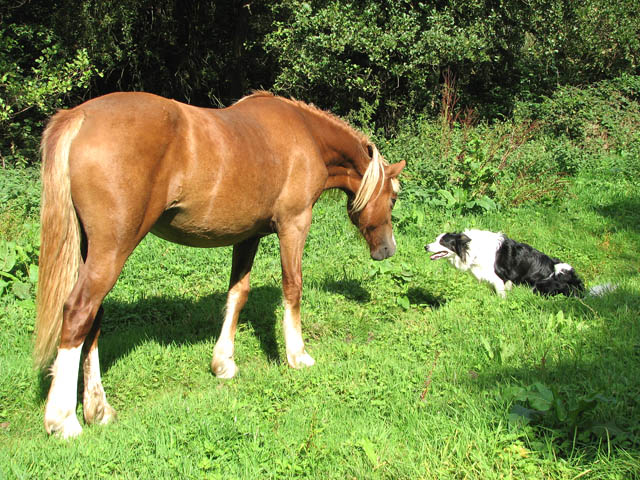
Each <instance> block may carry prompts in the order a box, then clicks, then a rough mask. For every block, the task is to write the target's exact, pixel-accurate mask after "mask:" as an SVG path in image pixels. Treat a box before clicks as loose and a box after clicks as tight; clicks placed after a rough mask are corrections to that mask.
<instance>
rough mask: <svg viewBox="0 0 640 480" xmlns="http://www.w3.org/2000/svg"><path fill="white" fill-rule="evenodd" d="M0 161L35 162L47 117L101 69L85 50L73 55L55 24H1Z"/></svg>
mask: <svg viewBox="0 0 640 480" xmlns="http://www.w3.org/2000/svg"><path fill="white" fill-rule="evenodd" d="M0 45H2V47H3V48H2V49H0V72H1V73H0V160H1V161H2V166H3V167H5V166H7V164H8V165H14V166H24V165H28V164H33V163H34V162H35V161H36V159H37V158H38V155H37V150H38V142H39V138H40V131H41V129H42V125H43V123H44V119H45V118H46V117H48V116H49V115H51V114H52V113H54V112H55V111H56V109H58V108H61V107H62V106H63V105H65V99H66V98H67V95H68V94H69V92H71V91H72V90H74V89H83V88H86V87H87V86H88V85H89V81H90V79H91V78H92V77H93V76H94V75H95V74H97V71H96V70H95V69H94V67H93V66H92V64H91V62H90V60H89V56H88V54H87V51H86V49H78V50H77V51H76V52H75V54H74V55H69V54H68V53H67V52H66V51H65V50H64V49H63V48H62V47H61V45H60V43H59V39H58V38H57V37H56V36H55V34H54V33H53V31H52V30H51V29H48V28H45V27H41V26H30V25H18V24H9V25H7V26H2V27H0Z"/></svg>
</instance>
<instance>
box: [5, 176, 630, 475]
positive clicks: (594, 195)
mask: <svg viewBox="0 0 640 480" xmlns="http://www.w3.org/2000/svg"><path fill="white" fill-rule="evenodd" d="M639 191H640V190H638V185H637V184H634V183H632V182H630V181H627V180H624V179H621V178H612V179H606V178H604V179H603V178H594V177H590V176H582V177H578V178H577V179H575V181H574V182H573V183H572V186H571V192H570V195H569V196H568V197H567V200H565V201H564V202H562V203H561V204H559V205H554V206H549V207H540V206H529V207H521V208H518V209H513V210H506V211H496V212H491V213H489V214H487V215H484V216H462V217H452V216H449V215H447V213H446V212H443V211H427V210H424V209H423V211H422V214H421V215H420V216H418V218H419V219H420V220H419V221H417V222H413V223H408V224H406V225H405V226H404V227H403V228H402V229H400V230H399V231H396V237H397V240H398V252H397V254H396V256H395V257H393V258H392V259H389V260H387V261H385V262H381V263H375V262H373V261H372V260H370V259H369V255H368V251H367V248H366V245H365V243H364V241H363V240H362V239H360V238H359V236H358V234H357V232H356V231H355V229H354V228H353V227H352V226H350V224H349V221H348V219H347V216H346V212H345V209H344V202H343V201H342V200H340V201H337V200H335V199H332V198H324V199H322V200H321V201H320V203H319V204H318V205H317V206H316V209H315V217H314V224H313V226H312V228H311V233H310V235H309V240H308V242H307V246H306V248H305V254H304V261H303V269H304V270H303V271H304V293H303V335H304V338H305V340H306V342H307V348H308V351H309V352H310V354H311V355H312V356H313V357H314V358H315V359H316V361H317V364H316V366H314V367H313V368H310V369H305V370H301V371H294V370H291V369H289V368H288V367H287V366H286V355H285V351H284V341H283V336H282V330H281V318H282V314H283V308H282V301H281V293H280V262H279V256H278V248H277V241H276V238H275V237H270V238H266V239H264V240H263V242H262V244H261V247H260V251H259V253H258V257H257V259H256V263H255V266H254V269H253V276H252V287H253V290H252V293H251V295H250V298H249V302H248V304H247V306H246V307H245V310H244V311H243V313H242V315H241V323H240V325H239V329H238V334H237V340H236V362H237V364H238V367H239V369H240V371H239V373H238V376H237V377H236V378H235V379H233V380H230V381H221V380H218V379H216V378H215V377H214V376H213V375H212V374H211V373H210V371H209V362H210V357H211V354H212V350H213V345H214V342H215V339H216V337H217V335H218V332H219V329H220V325H221V311H222V308H223V305H224V300H225V289H226V286H227V282H228V273H229V269H230V261H231V249H214V250H202V249H191V248H186V247H180V246H177V245H173V244H169V243H166V242H163V241H162V240H159V239H157V238H155V237H152V236H149V237H147V238H146V239H145V240H144V241H143V242H142V244H141V245H140V246H139V247H138V248H137V250H136V251H135V252H134V254H133V255H132V256H131V258H130V259H129V261H128V262H127V264H126V266H125V269H124V271H123V273H122V275H121V277H120V280H119V281H118V283H117V285H116V287H115V288H114V290H113V291H112V292H111V293H110V294H109V296H108V297H107V299H106V302H105V310H106V311H105V320H104V328H103V334H102V336H101V342H100V353H101V363H102V372H103V383H104V386H105V389H106V391H107V396H108V398H109V400H110V402H111V405H112V406H113V407H114V408H115V409H116V410H117V411H118V414H119V420H118V422H117V423H115V424H113V425H109V426H106V427H101V426H85V427H84V433H83V434H82V436H81V437H79V438H77V439H75V440H72V441H61V440H59V439H57V438H52V437H48V436H47V435H46V434H45V432H44V428H43V426H42V416H43V409H44V401H45V398H46V393H47V390H48V380H47V379H46V378H43V377H41V376H40V375H38V374H37V373H36V372H34V371H33V370H32V368H31V358H30V350H31V334H32V332H33V318H34V305H33V300H32V299H29V298H27V299H24V300H20V299H17V298H15V297H13V296H11V295H10V294H9V293H5V295H4V296H3V297H2V298H0V345H2V347H1V348H0V445H1V446H2V447H1V448H0V478H102V477H109V478H111V477H115V478H225V479H228V478H302V477H305V478H318V479H326V478H340V479H343V478H358V479H361V478H392V479H397V478H411V479H414V478H428V479H447V478H455V479H457V478H478V479H492V478H515V479H521V478H533V479H540V478H553V479H556V478H562V479H577V478H583V479H602V478H611V479H629V478H639V477H640V460H639V458H640V323H639V321H638V312H639V311H640V257H639V256H638V252H639V251H640V194H638V192H639ZM397 208H398V209H400V210H399V211H398V215H402V209H403V208H405V209H409V208H411V209H413V210H415V209H418V210H420V209H422V206H421V205H407V204H406V203H405V204H404V205H403V203H402V200H401V201H400V202H399V203H398V207H397ZM10 215H11V214H10V213H9V214H8V213H6V212H5V213H3V216H2V220H3V222H2V223H3V224H5V225H9V224H11V228H10V229H8V228H4V229H3V230H2V232H8V231H10V232H11V237H12V238H10V239H9V238H6V240H14V241H16V243H18V244H20V243H21V242H23V243H28V242H34V241H35V240H34V236H33V235H34V234H33V230H34V229H33V227H31V226H29V224H28V222H27V224H26V226H24V228H23V227H19V228H18V227H16V226H15V222H10V221H8V220H7V218H8V216H10ZM29 218H32V217H29ZM468 227H477V228H486V229H491V230H501V231H504V232H505V233H507V234H508V235H510V236H512V237H513V238H515V239H518V240H521V241H525V242H527V243H530V244H533V245H534V246H536V247H537V248H539V249H540V250H542V251H545V252H547V253H549V254H553V255H555V256H558V257H560V258H562V259H563V260H565V261H567V262H569V263H571V264H572V265H573V266H574V267H575V268H576V269H577V271H578V273H579V274H581V276H582V277H583V279H584V280H585V283H586V284H587V286H593V285H596V284H600V283H605V282H612V283H614V284H617V285H618V288H617V290H616V291H615V292H613V293H611V294H609V295H607V296H605V297H603V298H585V299H568V298H564V297H562V298H550V299H547V298H542V297H539V296H535V295H533V294H532V293H530V292H529V291H528V290H527V289H526V288H523V287H516V288H515V289H514V290H513V291H512V292H511V293H510V294H509V295H508V297H507V299H506V300H501V299H499V298H498V297H497V296H496V295H495V294H494V293H493V292H492V291H491V290H490V289H489V287H487V286H486V285H479V284H478V283H477V282H476V281H475V280H474V279H473V278H471V277H470V276H468V275H464V274H462V273H460V272H457V271H455V270H454V269H453V268H451V267H450V266H448V265H447V264H445V263H444V262H430V261H429V259H428V257H427V256H426V254H425V252H424V249H423V245H424V244H425V243H427V242H430V241H432V240H433V238H434V237H435V235H436V234H437V233H440V232H442V231H444V230H459V229H463V228H468ZM3 235H5V233H3ZM538 382H539V383H541V384H543V385H544V386H546V387H548V388H549V389H550V390H552V391H553V396H554V399H556V400H559V401H562V403H563V405H565V406H567V408H569V409H571V408H573V409H574V410H575V411H578V413H579V415H578V417H577V420H576V421H575V422H573V423H571V422H569V421H567V420H563V419H562V418H561V416H559V415H558V414H557V412H551V411H549V412H547V415H545V416H544V418H543V420H541V421H539V422H537V423H531V424H522V423H521V422H518V421H514V417H513V416H510V412H512V408H513V405H514V404H516V403H518V402H517V401H516V400H514V398H513V396H512V395H511V394H510V393H509V392H510V391H511V390H513V388H514V387H525V388H529V387H531V386H533V385H535V384H536V383H538ZM595 394H600V395H601V397H598V399H597V401H596V400H594V401H593V402H592V404H590V406H588V407H584V405H583V404H580V405H583V408H579V405H578V404H579V401H580V400H585V399H587V398H588V397H591V396H593V395H595ZM520 403H522V402H520ZM521 406H522V407H527V408H528V407H531V405H528V404H524V403H522V405H521ZM78 415H79V417H80V418H81V407H80V406H79V408H78ZM574 427H576V428H574ZM604 427H606V428H604Z"/></svg>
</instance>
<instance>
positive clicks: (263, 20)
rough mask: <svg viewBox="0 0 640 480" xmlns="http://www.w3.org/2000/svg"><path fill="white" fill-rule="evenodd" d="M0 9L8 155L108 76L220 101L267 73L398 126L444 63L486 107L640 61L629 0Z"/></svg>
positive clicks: (506, 105)
mask: <svg viewBox="0 0 640 480" xmlns="http://www.w3.org/2000/svg"><path fill="white" fill-rule="evenodd" d="M0 21H1V22H0V25H1V26H0V47H1V48H0V122H1V125H0V127H1V129H2V130H1V131H2V133H1V134H0V154H1V155H2V156H3V159H4V161H5V162H7V161H9V162H11V163H16V162H25V161H26V162H29V161H34V160H35V158H36V155H35V151H34V144H35V142H36V141H37V137H38V135H37V134H38V132H39V129H40V128H41V126H42V123H43V120H44V118H46V117H47V116H48V115H49V114H50V113H51V112H53V111H54V110H55V109H56V108H59V107H61V106H73V105H76V104H78V103H80V102H81V101H83V100H85V99H87V98H90V97H95V96H98V95H101V94H104V93H108V92H110V91H114V90H144V91H148V92H152V93H157V94H160V95H164V96H167V97H171V98H175V99H178V100H181V101H187V102H191V103H194V104H197V105H203V106H221V105H227V104H229V103H231V102H232V101H234V100H236V99H238V98H240V97H241V96H243V95H245V94H247V93H249V92H250V91H251V90H252V89H257V88H265V89H271V90H274V91H276V92H278V93H281V94H284V95H291V96H295V97H297V98H300V99H301V100H305V101H310V102H314V103H316V104H317V105H319V106H320V107H323V108H327V109H331V110H332V111H334V112H335V113H337V114H340V115H347V116H349V117H350V119H351V120H355V121H356V123H360V124H361V125H367V126H368V127H369V128H384V129H386V131H387V132H393V131H394V129H395V128H396V126H397V125H398V124H399V122H400V120H401V119H402V118H405V117H406V116H407V115H415V114H426V115H434V114H436V113H437V111H438V109H439V106H440V105H439V98H440V93H441V88H442V84H443V82H444V72H451V74H452V75H453V76H455V78H456V83H457V89H458V92H459V96H460V103H461V104H464V105H467V106H470V107H473V108H474V109H475V110H476V112H478V113H479V114H480V115H481V116H482V117H484V118H489V119H493V118H500V117H502V116H505V115H506V116H508V115H510V114H511V112H512V110H513V106H514V105H515V103H516V102H525V103H526V102H530V103H537V102H539V101H540V100H541V99H543V98H545V97H548V96H551V95H552V94H553V92H554V91H555V90H556V89H557V88H558V87H561V86H579V85H584V84H589V83H592V82H594V81H600V80H606V79H611V78H616V77H618V76H620V75H621V74H630V75H637V74H638V73H639V71H638V65H639V64H640V17H639V13H638V9H637V8H636V2H635V0H621V1H618V2H610V1H609V0H584V1H583V2H567V1H566V0H450V1H446V2H445V1H434V2H420V1H413V0H394V1H392V0H377V1H374V2H364V1H362V0H306V1H305V0H278V1H275V2H266V1H264V0H254V1H250V0H225V1H220V0H208V1H202V2H181V1H177V0H157V1H155V2H146V1H143V0H0ZM34 139H35V140H34Z"/></svg>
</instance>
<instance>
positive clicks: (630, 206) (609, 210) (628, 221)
mask: <svg viewBox="0 0 640 480" xmlns="http://www.w3.org/2000/svg"><path fill="white" fill-rule="evenodd" d="M595 211H596V212H598V214H600V215H602V216H603V217H606V218H608V219H609V220H611V221H612V223H614V224H615V225H616V226H617V227H618V228H629V229H633V230H635V231H640V198H637V197H636V198H628V199H624V200H621V201H617V202H614V203H612V204H610V205H603V206H598V207H595Z"/></svg>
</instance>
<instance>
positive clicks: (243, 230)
mask: <svg viewBox="0 0 640 480" xmlns="http://www.w3.org/2000/svg"><path fill="white" fill-rule="evenodd" d="M273 231H274V230H273V228H272V227H271V226H270V222H269V221H266V220H260V219H253V218H251V219H249V218H244V219H226V218H224V215H222V216H221V217H220V218H213V219H198V218H194V217H192V216H189V215H185V214H184V213H183V212H180V210H179V209H175V210H173V209H170V210H167V211H166V212H165V213H164V214H163V215H162V216H161V217H160V218H159V219H158V221H157V222H156V223H155V225H154V226H153V228H152V229H151V233H153V234H154V235H156V236H158V237H160V238H162V239H164V240H168V241H170V242H173V243H178V244H181V245H187V246H190V247H204V248H211V247H225V246H228V245H235V244H236V243H238V242H241V241H243V240H246V239H247V238H251V237H255V236H264V235H268V234H270V233H273Z"/></svg>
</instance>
